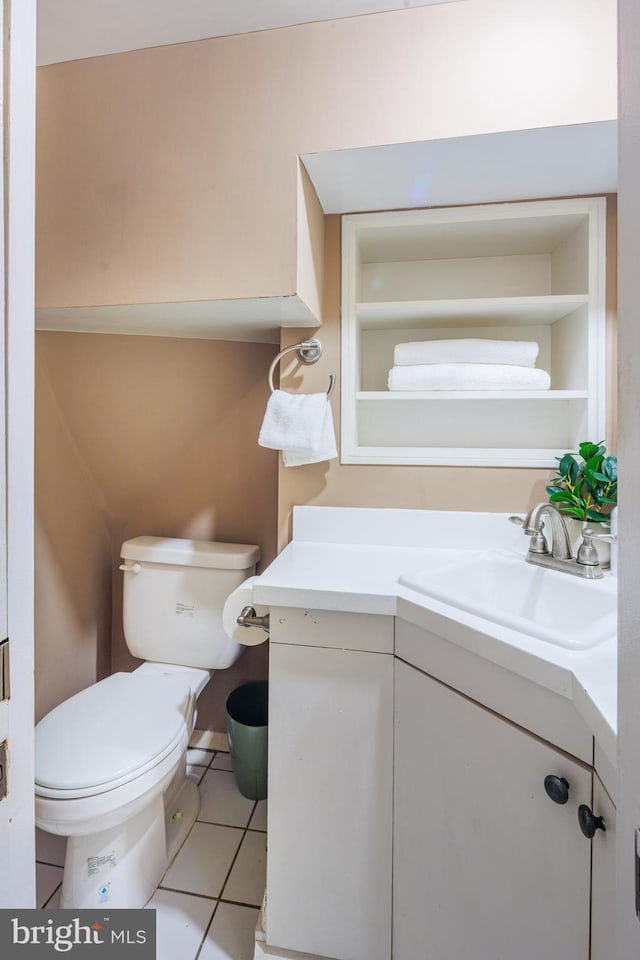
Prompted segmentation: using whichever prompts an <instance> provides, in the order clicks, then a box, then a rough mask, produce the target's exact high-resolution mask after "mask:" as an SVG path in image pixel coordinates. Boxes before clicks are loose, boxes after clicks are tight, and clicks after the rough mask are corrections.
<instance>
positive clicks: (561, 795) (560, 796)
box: [544, 773, 569, 803]
mask: <svg viewBox="0 0 640 960" xmlns="http://www.w3.org/2000/svg"><path fill="white" fill-rule="evenodd" d="M544 788H545V790H546V791H547V796H549V797H551V799H552V800H553V802H554V803H566V802H567V800H568V799H569V783H568V781H567V780H565V778H564V777H556V776H554V775H553V774H552V773H550V774H549V776H548V777H545V778H544Z"/></svg>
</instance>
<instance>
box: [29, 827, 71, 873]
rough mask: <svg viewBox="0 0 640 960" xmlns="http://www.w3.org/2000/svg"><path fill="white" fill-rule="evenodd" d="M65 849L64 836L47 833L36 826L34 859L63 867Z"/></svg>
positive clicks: (65, 841)
mask: <svg viewBox="0 0 640 960" xmlns="http://www.w3.org/2000/svg"><path fill="white" fill-rule="evenodd" d="M66 850H67V838H66V837H61V836H60V835H59V834H57V833H47V832H46V831H45V830H39V829H38V828H37V827H36V860H40V861H42V863H53V864H54V865H55V866H57V867H63V866H64V855H65V853H66Z"/></svg>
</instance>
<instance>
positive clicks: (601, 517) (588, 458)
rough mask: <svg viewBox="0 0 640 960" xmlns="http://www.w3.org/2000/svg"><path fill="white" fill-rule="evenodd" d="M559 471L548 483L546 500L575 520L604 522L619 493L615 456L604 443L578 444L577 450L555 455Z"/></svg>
mask: <svg viewBox="0 0 640 960" xmlns="http://www.w3.org/2000/svg"><path fill="white" fill-rule="evenodd" d="M556 459H557V460H558V475H557V476H556V477H554V479H553V483H551V484H549V486H548V487H547V493H548V494H549V500H550V501H551V503H553V504H555V505H556V507H557V508H558V510H560V511H561V513H566V514H568V515H569V516H571V517H575V518H576V519H577V520H583V521H587V520H588V521H590V522H592V523H604V522H605V521H607V520H608V519H609V514H610V513H611V510H612V509H613V506H614V505H615V504H616V503H617V494H618V458H617V457H613V456H607V451H606V447H605V446H604V443H589V442H584V443H581V444H580V447H579V450H578V453H577V454H575V453H565V454H564V456H562V457H557V458H556Z"/></svg>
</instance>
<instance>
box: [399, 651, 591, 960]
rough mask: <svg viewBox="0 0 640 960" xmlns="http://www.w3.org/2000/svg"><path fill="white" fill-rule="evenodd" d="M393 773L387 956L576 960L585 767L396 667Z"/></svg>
mask: <svg viewBox="0 0 640 960" xmlns="http://www.w3.org/2000/svg"><path fill="white" fill-rule="evenodd" d="M548 774H553V775H556V776H558V777H564V778H565V779H566V780H567V781H568V783H569V800H568V802H567V803H566V804H564V805H560V804H558V803H554V802H553V801H552V800H551V799H550V798H549V797H548V796H547V794H546V792H545V789H544V779H545V777H546V776H547V775H548ZM394 777H395V781H394V783H395V787H394V851H393V861H394V880H393V916H394V920H393V958H394V960H417V958H419V960H516V958H517V960H541V958H544V957H549V958H551V957H565V958H567V960H587V958H588V957H589V899H590V896H589V894H590V860H591V849H590V847H591V844H590V842H589V841H588V840H586V839H585V838H584V836H583V835H582V834H581V832H580V829H579V826H578V818H577V810H578V805H579V804H580V803H587V804H588V803H589V802H590V799H591V779H592V775H591V771H590V769H589V768H587V767H585V766H583V765H582V764H580V763H579V762H576V761H574V760H572V759H570V758H569V757H567V756H566V755H565V754H562V753H559V752H558V751H556V750H554V749H553V748H552V747H551V746H549V744H547V743H546V742H544V741H542V740H539V739H537V738H536V737H534V736H532V735H531V734H529V733H527V732H526V731H524V730H522V729H521V728H520V727H517V726H515V725H513V724H511V723H510V722H508V721H506V720H504V719H503V718H502V717H499V716H498V715H496V714H494V713H492V712H491V711H489V710H487V709H485V708H484V707H481V706H479V705H478V704H476V703H474V702H473V701H472V700H469V699H467V698H466V697H464V696H462V695H461V694H459V693H456V692H455V691H453V690H452V689H450V688H449V687H446V686H444V685H443V684H441V683H439V682H438V681H436V680H433V679H432V678H431V677H429V676H427V675H426V674H423V673H420V672H419V671H418V670H415V669H414V668H413V667H409V666H407V665H406V664H405V663H402V662H400V661H398V662H397V663H396V671H395V747H394Z"/></svg>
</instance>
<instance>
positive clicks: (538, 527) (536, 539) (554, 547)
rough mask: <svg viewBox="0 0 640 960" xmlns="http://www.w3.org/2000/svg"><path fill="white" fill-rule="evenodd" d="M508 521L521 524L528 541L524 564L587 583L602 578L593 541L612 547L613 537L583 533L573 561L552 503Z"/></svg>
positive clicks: (590, 531)
mask: <svg viewBox="0 0 640 960" xmlns="http://www.w3.org/2000/svg"><path fill="white" fill-rule="evenodd" d="M545 518H548V521H549V526H550V530H551V537H550V546H551V552H549V545H548V544H547V539H546V537H545V535H544V533H543V529H544V521H545ZM509 520H510V521H511V522H512V523H518V524H521V525H522V528H523V532H524V534H525V535H526V536H527V537H531V541H530V543H529V550H528V552H527V556H526V557H525V559H526V561H527V563H534V564H537V565H538V566H540V567H551V569H552V570H560V571H561V572H562V573H570V574H572V575H573V576H575V577H585V578H586V579H588V580H599V579H600V578H601V577H602V576H603V573H602V567H601V566H600V561H599V559H598V553H597V551H596V548H595V544H594V543H593V541H594V540H607V541H608V542H609V543H615V541H616V538H615V536H613V535H612V534H607V533H595V531H593V530H589V529H585V530H584V531H583V533H582V543H581V544H580V546H579V548H578V553H577V556H576V557H574V556H572V553H571V541H570V540H569V533H568V531H567V525H566V523H565V522H564V517H563V516H562V514H561V513H560V511H559V510H558V509H557V508H556V507H554V506H553V504H552V503H539V504H537V505H536V506H535V507H534V508H533V509H532V510H530V511H529V513H528V514H527V516H526V517H524V518H523V517H509Z"/></svg>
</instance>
